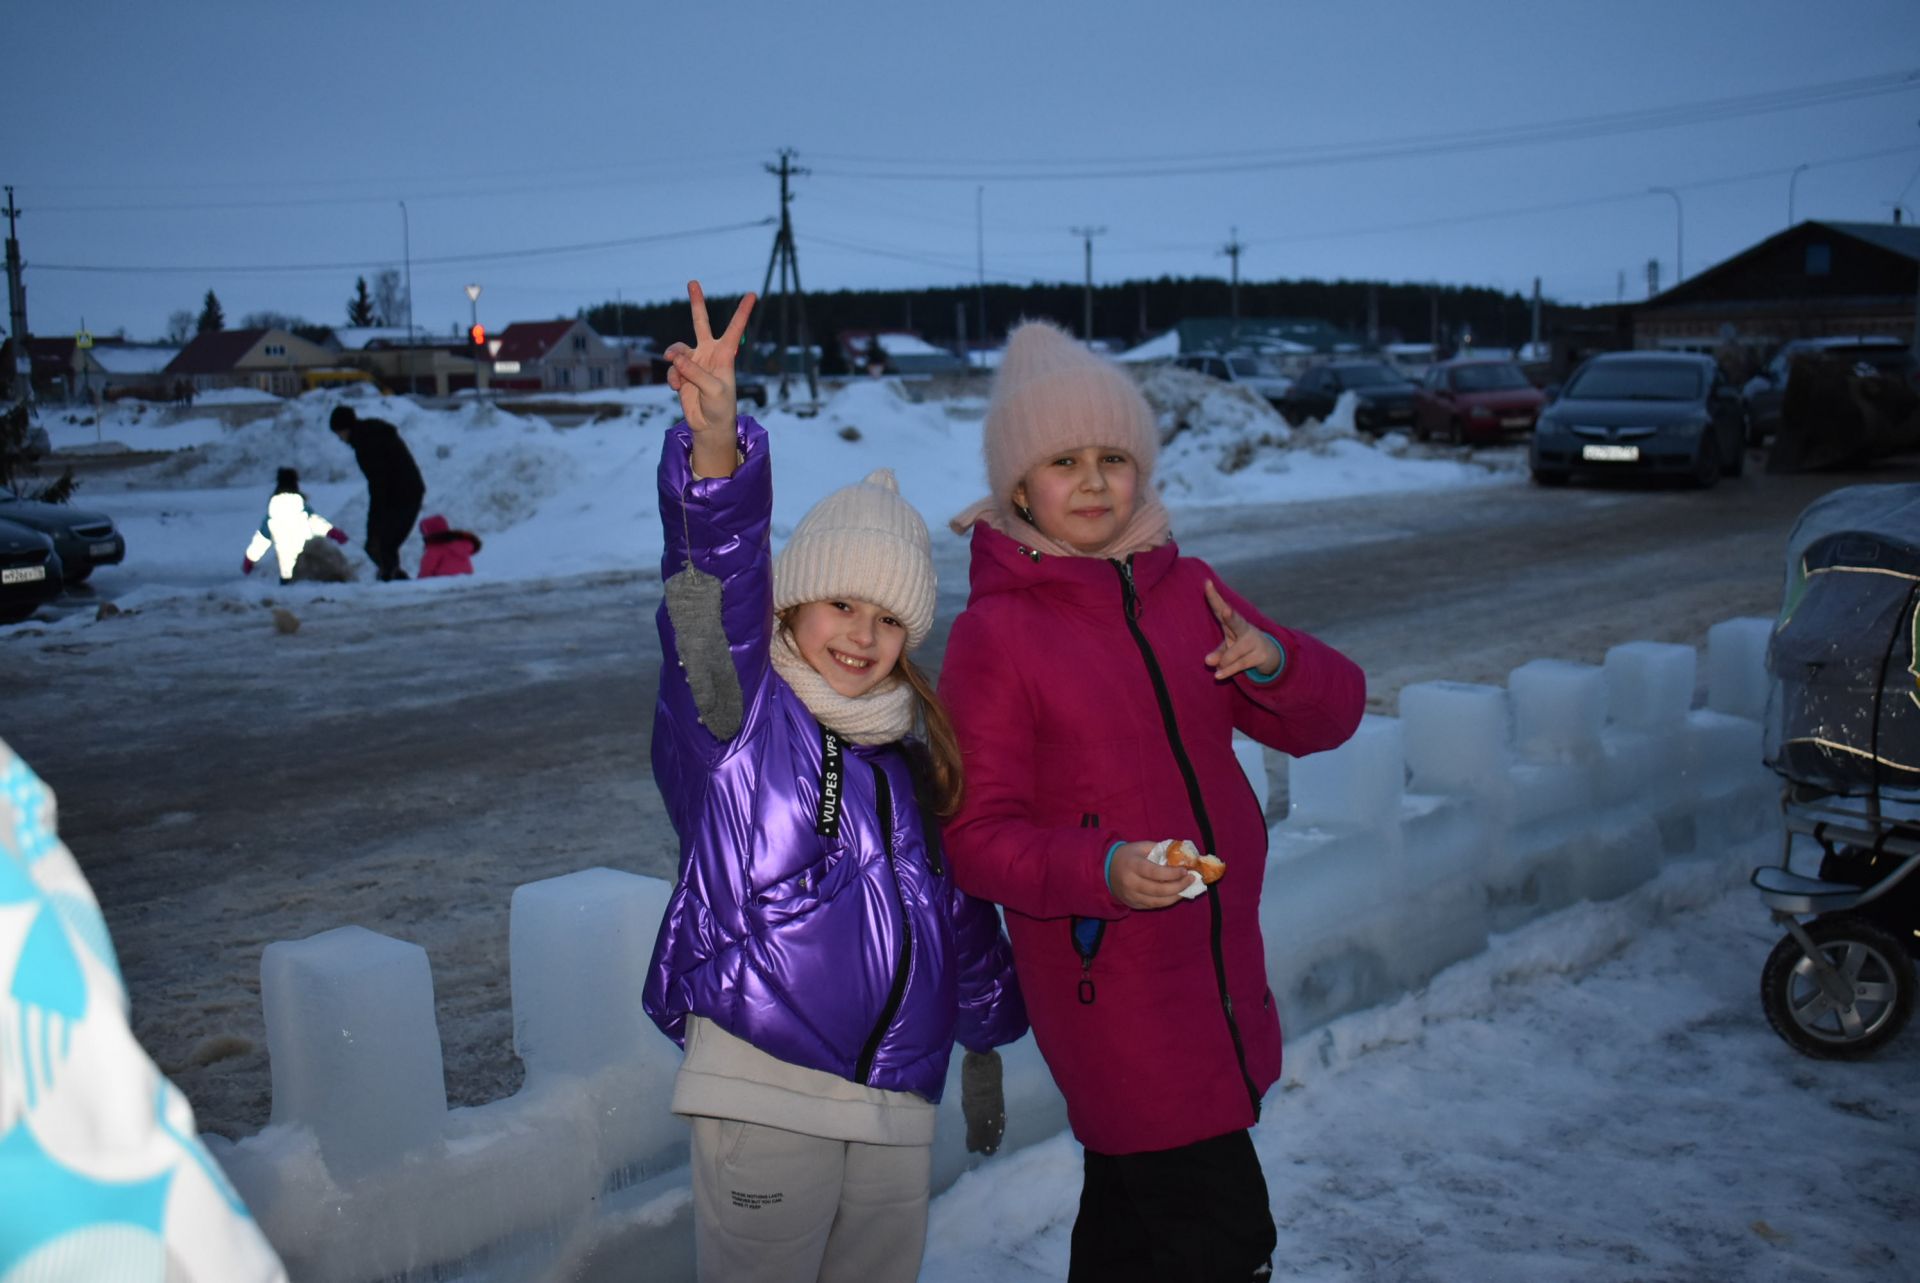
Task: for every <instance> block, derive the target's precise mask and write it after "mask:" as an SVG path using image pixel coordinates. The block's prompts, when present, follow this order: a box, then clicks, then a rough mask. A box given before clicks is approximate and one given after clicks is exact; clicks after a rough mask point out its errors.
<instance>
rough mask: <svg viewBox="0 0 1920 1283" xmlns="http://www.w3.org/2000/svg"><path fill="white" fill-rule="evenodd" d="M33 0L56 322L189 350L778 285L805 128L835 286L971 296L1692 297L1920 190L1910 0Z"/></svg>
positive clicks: (43, 247)
mask: <svg viewBox="0 0 1920 1283" xmlns="http://www.w3.org/2000/svg"><path fill="white" fill-rule="evenodd" d="M6 14H7V18H6V22H5V24H4V36H3V37H0V39H4V42H5V48H6V51H7V68H8V70H7V77H6V80H7V86H8V92H7V93H6V94H5V96H4V97H5V105H4V110H3V114H0V183H6V184H10V185H12V187H13V188H14V196H15V200H16V201H17V203H18V205H19V206H20V208H21V209H22V210H24V211H25V212H24V215H23V216H22V218H21V220H20V223H19V235H20V240H21V245H22V252H23V254H24V256H25V258H26V261H27V265H28V266H27V275H26V280H27V287H28V319H29V322H30V328H31V330H32V331H33V332H34V333H37V334H46V335H51V334H70V333H72V332H73V331H75V330H76V329H78V328H79V327H80V325H81V323H82V321H83V319H84V322H85V324H86V326H87V328H88V329H90V330H92V331H93V332H95V333H97V334H108V333H112V332H114V331H115V330H118V329H121V328H124V329H125V330H126V332H127V333H128V335H129V336H130V337H133V338H136V339H155V338H159V337H160V336H161V335H162V333H163V332H164V330H165V328H166V323H167V317H168V314H169V313H171V312H174V311H176V310H180V309H188V310H191V311H195V312H197V311H198V310H199V307H200V302H201V299H202V296H203V295H204V294H205V293H206V291H207V290H208V289H209V288H212V289H214V290H215V291H216V292H217V293H218V295H219V297H220V300H221V302H222V304H223V306H224V309H225V312H226V316H227V318H228V323H229V325H233V324H237V323H238V321H239V319H240V318H241V317H242V316H243V315H245V314H246V313H248V312H250V311H256V310H273V311H278V312H284V313H291V314H294V315H297V316H300V317H303V318H305V319H307V320H310V321H315V322H322V323H329V324H340V323H344V321H345V319H346V318H345V308H346V300H347V298H348V296H349V294H350V293H351V292H352V289H353V282H354V278H355V277H356V276H359V275H365V276H367V277H368V278H369V279H371V278H372V277H373V276H374V274H375V273H376V272H377V271H379V270H380V269H381V268H382V267H393V268H396V269H404V268H405V266H406V265H407V260H408V259H409V258H410V260H411V270H412V280H413V297H414V318H415V322H416V324H417V325H418V326H420V327H421V328H422V329H424V330H428V331H431V332H434V333H438V334H447V333H449V332H450V331H451V330H452V328H453V327H455V326H461V327H464V326H465V324H466V321H467V316H468V301H467V297H466V294H465V293H464V291H463V287H464V286H465V285H467V284H468V283H470V282H471V283H478V284H480V285H481V286H482V290H483V293H482V295H481V297H480V300H479V315H480V319H481V320H482V321H483V322H485V323H487V324H488V325H489V326H490V327H491V328H494V329H496V330H497V329H498V328H500V327H501V326H503V325H504V324H506V323H507V322H510V321H514V320H536V319H545V318H550V317H557V316H570V315H572V314H573V313H574V312H575V311H576V310H577V309H580V308H582V307H587V306H591V305H593V304H596V303H599V302H602V301H606V300H611V299H613V298H614V297H616V295H617V296H619V297H622V298H625V299H628V300H634V301H655V300H661V299H666V298H672V297H675V296H677V295H679V294H680V293H681V291H682V290H683V288H684V282H685V281H686V279H687V278H688V277H689V276H698V277H700V278H701V279H702V280H704V281H705V282H706V284H707V287H708V291H709V293H712V294H716V295H717V294H723V293H737V292H739V291H740V290H743V289H746V288H756V289H757V288H758V287H759V285H760V281H761V278H762V276H763V274H764V273H765V271H766V266H767V257H768V251H769V249H770V247H771V244H772V237H773V229H772V227H771V226H759V225H754V224H756V223H757V222H758V221H759V220H763V219H769V218H771V217H772V216H773V215H774V214H775V213H776V212H777V209H778V200H777V184H776V180H775V179H774V178H773V177H772V176H771V175H770V174H769V173H768V172H767V171H766V166H767V165H768V164H770V163H772V162H774V161H775V160H776V157H777V154H778V152H779V150H780V149H781V148H783V147H791V148H793V149H794V150H795V151H796V152H797V153H798V155H797V162H796V163H798V164H799V165H801V166H803V167H806V168H807V169H810V170H811V171H812V172H811V173H810V174H808V175H806V176H804V177H801V178H799V179H797V180H796V184H795V192H796V199H795V201H794V204H793V216H794V220H795V231H796V237H797V241H798V246H799V254H800V267H801V272H802V282H803V284H804V285H806V286H807V287H808V288H809V289H815V290H829V289H840V288H865V287H873V286H888V287H894V286H900V287H913V286H924V285H955V284H971V283H972V282H973V281H975V280H976V279H977V274H978V269H979V265H980V258H981V255H980V250H981V248H982V247H983V248H984V267H985V274H986V278H987V279H988V280H989V281H1031V280H1043V281H1075V282H1077V281H1079V280H1080V279H1081V275H1082V264H1083V260H1082V242H1081V240H1080V239H1079V238H1077V237H1076V236H1075V235H1074V234H1073V232H1072V230H1071V229H1073V228H1076V227H1089V226H1091V227H1104V228H1105V229H1106V230H1105V232H1104V234H1102V235H1100V236H1098V237H1096V238H1095V239H1094V242H1093V244H1094V262H1093V270H1094V275H1095V278H1096V279H1097V280H1100V281H1119V280H1124V279H1129V278H1138V277H1150V276H1158V275H1162V274H1168V275H1174V276H1198V275H1219V276H1222V277H1224V276H1225V275H1226V274H1227V271H1228V260H1227V258H1226V257H1225V256H1224V255H1223V254H1222V253H1221V252H1220V251H1221V249H1222V247H1223V246H1225V245H1226V244H1227V242H1228V241H1229V239H1230V236H1231V234H1232V229H1234V228H1237V229H1238V239H1239V242H1240V243H1241V244H1242V245H1243V246H1244V251H1243V253H1242V255H1241V259H1240V271H1241V275H1242V278H1243V279H1248V280H1266V279H1273V278H1279V277H1285V278H1295V277H1322V278H1336V277H1345V278H1373V279H1382V280H1392V281H1441V282H1448V283H1458V284H1472V285H1484V286H1491V287H1494V288H1499V289H1505V290H1511V291H1515V292H1520V293H1525V292H1526V291H1528V290H1529V289H1530V288H1531V284H1532V280H1533V278H1534V277H1536V276H1538V277H1540V278H1541V280H1542V287H1543V289H1544V291H1545V293H1546V294H1547V295H1548V296H1549V297H1551V298H1556V299H1560V300H1564V301H1568V302H1611V301H1613V300H1614V299H1615V298H1617V297H1620V296H1621V295H1622V292H1623V289H1624V297H1626V298H1627V299H1636V298H1640V297H1644V295H1645V293H1646V288H1647V266H1646V265H1647V261H1648V260H1649V259H1654V258H1657V259H1658V260H1659V261H1660V273H1661V278H1662V281H1663V282H1664V283H1668V284H1670V283H1671V282H1672V280H1673V274H1674V270H1675V257H1676V253H1677V251H1678V250H1679V249H1680V246H1678V245H1677V244H1676V239H1677V238H1676V232H1677V231H1679V230H1683V231H1684V255H1685V259H1684V267H1685V271H1686V274H1687V275H1689V276H1691V275H1693V274H1695V273H1698V272H1699V271H1701V270H1703V269H1705V268H1707V267H1709V266H1711V265H1712V264H1714V263H1716V262H1719V261H1721V260H1722V259H1724V258H1726V257H1728V256H1729V255H1731V254H1734V253H1737V252H1738V251H1740V250H1741V249H1744V248H1746V247H1747V246H1749V245H1751V244H1753V243H1754V242H1756V241H1758V240H1760V239H1761V238H1763V237H1765V236H1767V235H1770V234H1772V233H1773V232H1776V231H1778V230H1780V229H1781V228H1783V227H1785V226H1786V225H1787V219H1788V203H1789V194H1790V188H1791V189H1792V191H1791V195H1792V202H1793V213H1794V216H1795V217H1796V218H1800V219H1804V218H1831V219H1848V220H1863V221H1876V222H1885V221H1889V220H1891V218H1892V217H1893V212H1894V207H1895V203H1896V202H1898V203H1900V204H1902V205H1904V206H1905V208H1906V210H1907V214H1908V216H1909V217H1911V215H1912V213H1913V212H1914V211H1915V210H1916V209H1920V3H1916V2H1915V0H1828V2H1827V3H1823V4H1820V5H1813V4H1810V3H1807V2H1806V0H1662V2H1661V3H1641V2H1639V0H1615V2H1614V3H1608V4H1592V3H1580V4H1574V3H1562V2H1561V0H1532V2H1531V3H1525V4H1522V3H1502V2H1498V0H1455V2H1454V3H1451V4H1436V3H1404V4H1381V3H1365V2H1348V3H1340V4H1306V3H1293V2H1284V3H1283V2H1279V0H1275V2H1272V3H1208V2H1206V0H1190V2H1188V3H1179V4H1169V3H1152V4H1148V3H1134V2H1133V0H1105V2H1104V3H1097V4H1096V3H1079V2H1077V0H1076V2H1072V3H1044V2H1042V0H1026V2H1025V3H1003V2H1002V0H973V2H972V3H966V4H958V5H947V6H940V7H938V8H936V7H933V6H922V5H912V4H900V3H893V4H869V3H836V4H803V3H791V2H789V3H767V2H765V0H734V2H733V3H729V4H726V5H714V6H703V5H683V6H664V5H653V4H642V3H619V2H616V0H594V2H588V0H555V2H554V3H547V4H517V5H509V4H500V3H493V2H491V0H489V2H487V3H478V2H470V3H466V4H459V5H452V4H425V3H407V2H405V0H384V2H382V3H362V2H360V0H317V2H315V3H308V4H301V5H291V4H275V3H267V4H261V3H252V4H241V3H226V2H220V0H179V2H176V3H168V4H152V3H131V2H129V0H96V2H94V3H88V4H74V3H70V2H65V0H63V2H60V3H54V2H50V0H10V3H9V4H8V5H7V6H6ZM1801 166H1804V167H1805V168H1804V169H1799V172H1798V176H1797V178H1796V177H1794V174H1795V171H1796V169H1797V168H1798V167H1801ZM1653 187H1669V188H1672V189H1674V191H1675V192H1677V193H1678V201H1677V207H1676V199H1675V197H1674V196H1671V195H1667V194H1663V193H1652V192H1650V191H1649V190H1648V189H1649V188H1653ZM402 202H404V203H405V205H404V210H403V207H402ZM1676 216H1678V218H1679V220H1680V222H1681V224H1682V226H1681V227H1680V228H1677V227H1676ZM80 269H84V270H80ZM101 269H106V270H101ZM1623 280H1624V287H1623V285H1622V281H1623ZM3 320H4V318H0V321H3ZM943 321H944V318H943ZM950 328H951V327H950V325H944V324H943V325H941V326H940V327H939V328H938V329H935V328H934V327H933V326H931V325H930V326H929V329H930V331H931V332H935V333H941V334H944V333H945V331H946V329H950Z"/></svg>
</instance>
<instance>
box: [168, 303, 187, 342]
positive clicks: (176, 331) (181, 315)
mask: <svg viewBox="0 0 1920 1283" xmlns="http://www.w3.org/2000/svg"><path fill="white" fill-rule="evenodd" d="M192 337H193V313H192V312H189V311H188V310H187V309H186V308H184V307H183V308H181V309H179V310H178V311H176V312H169V313H167V342H169V343H179V344H181V345H183V346H184V345H185V343H186V341H187V340H188V339H190V338H192Z"/></svg>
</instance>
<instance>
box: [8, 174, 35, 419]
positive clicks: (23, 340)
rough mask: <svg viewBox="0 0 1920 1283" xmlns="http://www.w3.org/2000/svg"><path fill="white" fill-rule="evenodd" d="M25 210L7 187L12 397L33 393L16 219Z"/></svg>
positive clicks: (28, 396)
mask: <svg viewBox="0 0 1920 1283" xmlns="http://www.w3.org/2000/svg"><path fill="white" fill-rule="evenodd" d="M21 213H22V211H21V210H20V209H18V208H16V207H15V205H14V203H13V188H12V187H8V188H7V209H6V214H7V316H8V318H9V319H8V325H9V326H10V327H11V329H12V331H13V368H12V369H11V370H9V371H7V386H8V387H9V388H11V389H12V393H13V399H14V400H16V401H27V400H31V399H32V397H33V377H32V374H31V371H32V369H33V365H32V360H33V358H32V356H31V355H30V354H29V353H28V351H27V283H26V282H25V281H24V280H22V279H21V278H20V269H21V266H22V264H21V262H20V238H19V237H18V236H16V235H15V234H14V221H15V220H16V219H18V218H19V217H20V215H21Z"/></svg>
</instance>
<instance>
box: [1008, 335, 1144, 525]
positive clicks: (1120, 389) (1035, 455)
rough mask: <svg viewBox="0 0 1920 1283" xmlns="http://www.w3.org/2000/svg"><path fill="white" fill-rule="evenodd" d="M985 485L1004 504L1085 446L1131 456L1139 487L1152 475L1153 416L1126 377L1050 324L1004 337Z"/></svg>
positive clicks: (1142, 397)
mask: <svg viewBox="0 0 1920 1283" xmlns="http://www.w3.org/2000/svg"><path fill="white" fill-rule="evenodd" d="M981 435H982V437H983V439H984V444H985V446H986V455H987V484H988V486H989V487H990V488H991V490H992V494H993V498H994V500H995V501H996V502H998V503H1001V504H1010V503H1012V502H1013V497H1012V496H1013V488H1014V486H1016V485H1018V484H1019V483H1020V479H1021V478H1022V477H1024V476H1026V475H1027V473H1029V472H1031V471H1032V470H1033V469H1034V468H1036V467H1038V466H1039V465H1040V464H1042V463H1045V462H1046V461H1047V460H1048V459H1051V458H1055V457H1057V456H1059V455H1061V454H1064V453H1066V452H1067V451H1069V450H1078V449H1081V448H1082V447H1084V446H1090V445H1095V446H1117V447H1119V448H1120V449H1122V450H1125V451H1126V452H1127V453H1128V454H1130V455H1132V456H1133V461H1134V463H1135V464H1137V465H1138V466H1139V469H1140V482H1141V488H1142V489H1143V490H1145V488H1146V483H1147V480H1148V478H1149V477H1150V476H1152V474H1153V462H1154V457H1155V456H1156V455H1157V454H1158V453H1159V450H1160V433H1159V429H1158V427H1157V426H1156V425H1155V423H1154V417H1153V410H1152V408H1151V407H1150V406H1148V404H1147V399H1146V398H1145V397H1144V396H1142V395H1141V394H1140V389H1139V388H1138V387H1137V386H1136V385H1135V384H1134V381H1133V379H1132V377H1131V376H1130V375H1128V374H1127V372H1126V371H1124V370H1122V369H1121V368H1120V367H1119V366H1117V365H1115V364H1114V363H1113V362H1111V361H1109V360H1107V359H1106V358H1105V357H1102V356H1098V355H1096V354H1095V353H1093V352H1090V351H1088V350H1087V347H1086V345H1085V344H1083V343H1081V342H1080V341H1079V340H1078V339H1076V338H1074V337H1073V336H1072V335H1070V334H1068V333H1067V332H1066V331H1065V330H1062V329H1061V328H1060V327H1059V326H1057V325H1053V324H1051V323H1049V322H1047V321H1027V322H1025V323H1023V324H1021V325H1018V326H1016V327H1015V328H1014V330H1013V333H1011V334H1009V335H1008V336H1007V350H1006V353H1005V355H1004V356H1002V358H1001V360H1000V369H999V371H998V373H996V374H995V375H994V379H993V395H992V398H991V399H990V400H989V401H988V403H987V421H986V426H985V428H984V430H983V431H982V433H981Z"/></svg>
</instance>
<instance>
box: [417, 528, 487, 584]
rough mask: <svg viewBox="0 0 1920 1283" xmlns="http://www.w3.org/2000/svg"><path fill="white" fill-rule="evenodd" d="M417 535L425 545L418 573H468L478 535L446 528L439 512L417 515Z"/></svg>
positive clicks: (427, 576)
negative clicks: (426, 515) (418, 524)
mask: <svg viewBox="0 0 1920 1283" xmlns="http://www.w3.org/2000/svg"><path fill="white" fill-rule="evenodd" d="M420 538H421V539H422V540H423V541H424V542H425V543H426V545H427V549H426V551H425V552H423V553H421V554H420V577H421V578H422V579H433V578H436V577H438V576H440V575H470V574H472V573H473V554H474V553H476V552H479V551H480V536H479V535H476V534H474V533H473V531H471V530H450V529H448V528H447V519H446V518H445V517H443V516H441V515H440V514H439V513H437V512H436V513H434V514H433V515H432V516H430V517H422V518H420Z"/></svg>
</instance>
